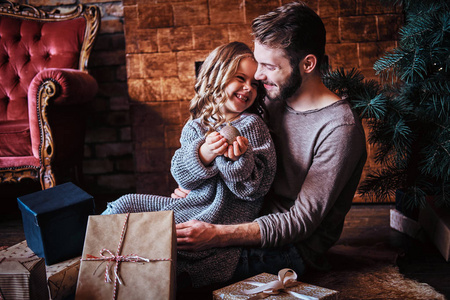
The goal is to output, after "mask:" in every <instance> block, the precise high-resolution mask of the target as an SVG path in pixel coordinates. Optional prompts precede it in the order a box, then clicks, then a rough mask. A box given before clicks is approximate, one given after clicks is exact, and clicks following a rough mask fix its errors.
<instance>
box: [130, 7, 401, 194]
mask: <svg viewBox="0 0 450 300" xmlns="http://www.w3.org/2000/svg"><path fill="white" fill-rule="evenodd" d="M285 2H287V1H280V0H264V1H261V0H226V1H224V0H208V1H207V0H188V1H177V0H166V1H144V0H124V16H125V36H126V48H125V51H126V60H127V74H128V90H129V95H130V100H131V101H130V112H131V123H132V132H133V144H134V149H135V152H134V154H135V162H136V177H137V186H136V188H137V191H138V192H142V193H153V194H162V195H168V194H169V193H170V192H171V191H172V189H173V187H174V186H175V185H176V184H175V182H174V181H173V179H172V178H171V176H170V172H169V168H170V159H171V157H172V155H173V152H174V151H175V149H176V148H177V147H179V142H178V139H179V136H180V133H181V128H182V126H183V124H184V122H185V120H186V119H187V118H188V111H187V106H188V101H189V100H190V99H191V98H192V97H193V95H194V92H193V85H194V78H195V67H194V66H195V62H196V61H202V60H204V58H205V57H206V55H207V54H208V53H209V52H210V51H211V50H212V49H214V48H215V47H216V46H219V45H221V44H224V43H227V42H231V41H234V40H238V41H243V42H246V43H247V44H249V45H251V44H252V40H251V36H250V23H251V21H252V20H253V19H254V18H255V17H256V16H258V15H260V14H263V13H266V12H268V11H270V10H272V9H274V8H276V7H278V6H280V5H282V4H284V3H285ZM307 2H308V4H309V5H310V7H312V8H313V9H314V10H315V11H317V12H318V14H319V15H320V16H321V17H322V18H323V20H324V23H325V26H326V29H327V32H328V35H327V48H326V52H327V54H328V56H329V59H330V64H331V66H332V67H333V68H337V67H345V68H349V69H351V68H353V67H356V68H358V69H359V70H361V71H362V72H363V74H364V75H365V76H366V77H367V78H376V77H375V75H374V72H373V70H372V66H373V63H374V62H375V61H376V59H377V58H378V57H379V56H380V55H382V54H383V53H384V52H385V51H386V50H388V49H390V48H393V47H394V46H395V44H396V39H397V32H398V29H399V25H400V24H401V20H402V15H401V14H400V10H399V9H397V10H396V9H394V8H392V7H383V6H381V5H380V2H379V0H369V1H362V0H356V1H355V0H309V1H307ZM372 155H373V151H372V149H371V148H369V156H372ZM371 167H373V161H372V160H369V162H368V164H367V166H366V169H369V168H371Z"/></svg>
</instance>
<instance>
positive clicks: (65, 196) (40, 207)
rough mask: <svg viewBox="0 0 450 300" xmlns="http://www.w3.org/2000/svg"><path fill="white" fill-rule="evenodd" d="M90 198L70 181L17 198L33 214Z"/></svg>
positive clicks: (71, 204) (52, 210)
mask: <svg viewBox="0 0 450 300" xmlns="http://www.w3.org/2000/svg"><path fill="white" fill-rule="evenodd" d="M90 199H93V197H92V196H91V195H89V194H88V193H86V192H85V191H83V190H82V189H81V188H79V187H78V186H76V185H75V184H73V183H72V182H67V183H63V184H60V185H57V186H55V187H53V188H49V189H46V190H42V191H38V192H35V193H32V194H28V195H24V196H21V197H18V198H17V200H18V201H19V204H20V202H21V203H22V204H23V208H25V209H26V210H27V211H29V212H31V213H32V214H33V215H34V216H39V215H45V214H46V213H49V212H54V211H57V210H59V209H62V208H66V207H70V206H73V205H77V204H79V203H81V202H85V201H86V200H90ZM19 206H22V205H19Z"/></svg>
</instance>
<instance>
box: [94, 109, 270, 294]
mask: <svg viewBox="0 0 450 300" xmlns="http://www.w3.org/2000/svg"><path fill="white" fill-rule="evenodd" d="M231 124H232V125H233V126H234V127H236V128H237V129H238V130H239V131H240V133H241V135H242V136H244V137H246V138H247V139H248V140H249V147H248V150H247V151H246V152H245V153H244V154H243V155H242V156H241V157H239V159H238V160H237V161H231V160H229V159H227V158H225V157H224V156H218V157H216V159H215V160H214V161H213V162H212V163H211V164H210V165H208V166H204V165H203V163H202V162H201V161H200V158H199V156H198V151H199V148H200V146H201V145H202V144H203V143H204V141H205V134H206V128H204V126H203V125H202V124H201V122H200V120H199V119H195V120H191V121H188V122H187V123H186V125H185V126H184V128H183V131H182V133H181V139H180V142H181V148H180V149H178V150H177V151H176V152H175V154H174V156H173V158H172V167H171V172H172V176H173V177H174V179H175V180H176V181H177V183H178V184H179V185H180V186H181V187H183V188H185V189H188V190H191V192H190V193H189V194H188V196H187V197H186V198H181V199H174V198H170V197H163V196H155V195H143V194H129V195H125V196H123V197H121V198H119V199H117V200H116V201H114V202H111V203H108V208H107V209H106V210H105V211H104V212H103V214H117V213H126V212H143V211H162V210H173V211H174V216H175V222H176V223H182V222H186V221H188V220H193V219H195V220H200V221H204V222H208V223H213V224H233V223H243V222H249V221H253V220H254V219H255V218H256V217H257V216H258V213H259V211H260V209H261V205H262V201H263V196H264V195H265V194H266V193H267V192H268V190H269V188H270V185H271V183H272V181H273V178H274V175H275V168H276V156H275V150H274V145H273V142H272V138H271V136H270V134H269V130H268V128H267V126H266V125H265V123H264V122H263V121H262V119H261V118H260V117H258V116H256V115H252V114H247V113H243V114H242V115H241V116H240V118H239V119H237V120H235V121H233V122H232V123H231ZM219 130H220V128H219ZM240 253H241V249H240V248H235V247H229V248H221V249H211V250H208V251H201V252H189V253H188V252H181V251H180V252H179V253H178V262H177V269H178V273H181V272H187V273H188V274H189V275H190V277H191V279H192V283H193V285H194V286H195V287H198V286H202V285H208V284H211V283H214V282H224V281H226V280H229V279H230V278H231V276H232V275H233V272H234V270H235V268H236V265H237V262H238V260H239V256H240Z"/></svg>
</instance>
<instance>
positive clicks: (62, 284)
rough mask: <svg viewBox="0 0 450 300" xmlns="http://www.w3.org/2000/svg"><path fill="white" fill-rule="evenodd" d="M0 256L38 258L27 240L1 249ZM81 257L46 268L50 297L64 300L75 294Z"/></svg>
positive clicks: (55, 299)
mask: <svg viewBox="0 0 450 300" xmlns="http://www.w3.org/2000/svg"><path fill="white" fill-rule="evenodd" d="M0 257H5V258H6V259H26V258H38V256H37V255H36V254H35V253H34V252H33V251H31V249H30V248H28V246H27V242H26V241H23V242H20V243H18V244H16V245H14V246H11V247H8V248H7V249H5V250H1V251H0ZM80 258H81V257H76V258H72V259H69V260H66V261H63V262H60V263H57V264H53V265H51V266H47V268H45V269H46V274H47V281H46V283H47V284H48V290H49V293H50V299H52V300H62V299H65V298H66V297H68V296H71V295H74V294H75V287H76V284H77V278H78V271H79V269H80ZM42 260H43V259H42ZM6 299H8V298H6ZM47 299H48V296H47Z"/></svg>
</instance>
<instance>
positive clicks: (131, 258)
mask: <svg viewBox="0 0 450 300" xmlns="http://www.w3.org/2000/svg"><path fill="white" fill-rule="evenodd" d="M129 216H130V213H127V214H126V216H125V222H124V223H123V226H122V232H121V234H120V240H119V245H118V246H117V251H116V255H114V254H113V253H112V252H111V251H110V250H108V249H106V248H103V249H102V250H100V256H99V257H98V256H93V255H90V254H87V255H86V258H83V259H82V260H90V261H106V270H105V282H107V283H111V282H112V280H111V277H110V276H109V263H110V262H111V261H115V262H116V264H115V267H114V290H113V297H112V298H113V300H114V299H116V297H117V283H119V284H123V282H122V280H121V279H120V276H119V264H120V263H121V262H134V263H136V262H154V261H172V259H171V258H153V259H149V258H144V257H141V256H138V255H136V254H128V255H120V252H121V251H122V243H123V239H124V237H125V232H126V229H127V227H128V226H127V224H128V218H129ZM105 252H107V253H108V254H109V256H107V255H103V254H104V253H105Z"/></svg>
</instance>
